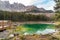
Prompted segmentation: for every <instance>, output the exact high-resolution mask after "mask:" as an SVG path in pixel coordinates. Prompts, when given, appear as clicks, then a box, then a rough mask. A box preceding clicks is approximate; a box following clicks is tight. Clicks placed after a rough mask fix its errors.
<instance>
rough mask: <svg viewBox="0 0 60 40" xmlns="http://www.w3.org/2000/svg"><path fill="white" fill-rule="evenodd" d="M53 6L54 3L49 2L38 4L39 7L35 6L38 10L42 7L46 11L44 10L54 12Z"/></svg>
mask: <svg viewBox="0 0 60 40" xmlns="http://www.w3.org/2000/svg"><path fill="white" fill-rule="evenodd" d="M55 4H56V3H55V2H54V1H50V2H48V3H47V4H39V5H37V7H39V8H41V7H42V8H44V9H46V10H54V6H55Z"/></svg>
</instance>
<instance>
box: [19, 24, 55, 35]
mask: <svg viewBox="0 0 60 40" xmlns="http://www.w3.org/2000/svg"><path fill="white" fill-rule="evenodd" d="M18 32H23V33H24V35H26V34H48V33H53V32H55V25H53V24H23V25H22V26H19V30H18Z"/></svg>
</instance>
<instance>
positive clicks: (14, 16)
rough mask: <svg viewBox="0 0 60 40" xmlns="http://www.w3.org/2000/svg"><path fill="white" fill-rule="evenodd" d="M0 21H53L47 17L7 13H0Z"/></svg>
mask: <svg viewBox="0 0 60 40" xmlns="http://www.w3.org/2000/svg"><path fill="white" fill-rule="evenodd" d="M0 20H12V21H48V20H52V19H51V18H49V17H47V16H46V15H33V14H26V13H24V12H7V11H0Z"/></svg>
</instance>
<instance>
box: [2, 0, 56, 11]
mask: <svg viewBox="0 0 60 40" xmlns="http://www.w3.org/2000/svg"><path fill="white" fill-rule="evenodd" d="M2 1H9V2H10V3H11V4H13V3H14V2H17V3H22V4H24V5H25V6H28V5H35V6H37V7H38V8H44V9H46V10H54V6H55V4H56V3H55V2H54V0H2Z"/></svg>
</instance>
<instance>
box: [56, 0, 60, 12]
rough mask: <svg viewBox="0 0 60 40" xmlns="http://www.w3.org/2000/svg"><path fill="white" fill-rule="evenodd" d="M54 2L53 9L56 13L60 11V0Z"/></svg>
mask: <svg viewBox="0 0 60 40" xmlns="http://www.w3.org/2000/svg"><path fill="white" fill-rule="evenodd" d="M55 2H56V7H55V10H56V12H57V13H60V0H55Z"/></svg>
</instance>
